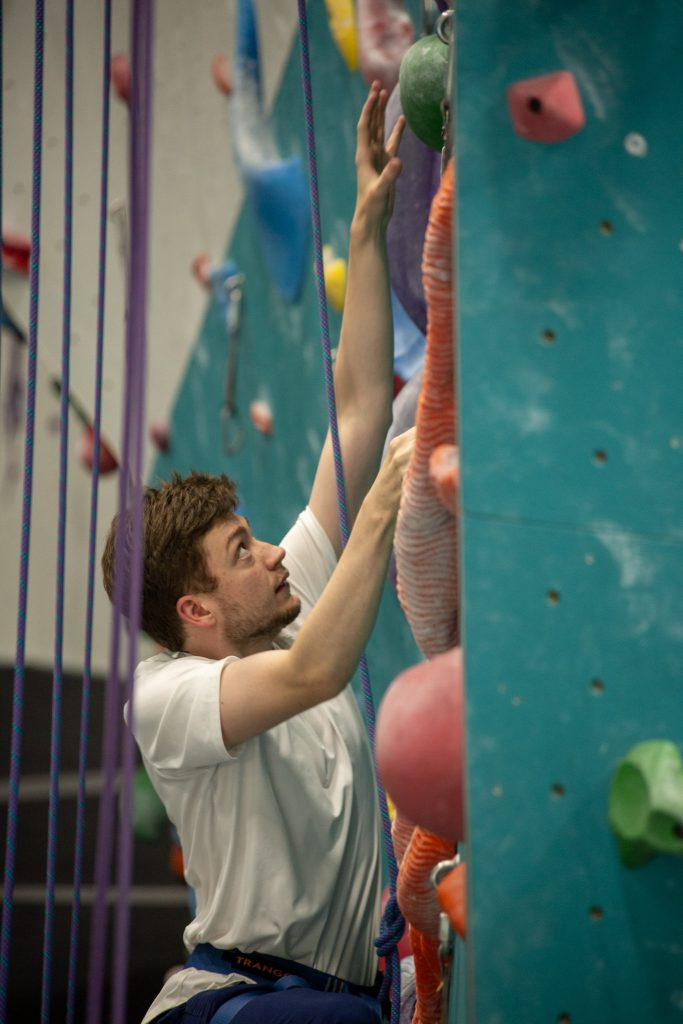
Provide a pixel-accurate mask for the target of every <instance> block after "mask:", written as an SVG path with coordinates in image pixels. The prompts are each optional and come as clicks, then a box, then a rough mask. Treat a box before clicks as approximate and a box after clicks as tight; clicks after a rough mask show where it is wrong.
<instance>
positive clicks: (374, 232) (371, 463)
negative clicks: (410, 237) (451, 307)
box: [309, 82, 405, 554]
mask: <svg viewBox="0 0 683 1024" xmlns="http://www.w3.org/2000/svg"><path fill="white" fill-rule="evenodd" d="M386 103H387V94H386V91H385V90H382V89H380V87H379V83H377V82H374V83H373V85H372V86H371V88H370V92H369V94H368V98H367V100H366V101H365V104H364V106H363V110H362V111H361V115H360V119H359V121H358V131H357V144H356V177H357V198H356V208H355V212H354V215H353V220H352V223H351V229H350V238H349V266H348V281H347V288H346V298H345V302H344V315H343V320H342V328H341V336H340V341H339V349H338V355H337V360H336V365H335V373H334V382H335V394H336V401H337V419H338V426H339V438H340V443H341V449H342V459H343V463H344V476H345V482H346V496H347V511H348V519H349V527H351V526H352V525H353V523H354V521H355V518H356V515H357V513H358V510H359V508H360V505H361V502H362V501H363V498H364V496H365V494H366V493H367V490H368V488H369V487H370V485H371V483H372V481H373V480H374V477H375V474H376V473H377V468H378V466H379V460H380V456H381V453H382V449H383V446H384V441H385V438H386V435H387V431H388V429H389V427H390V425H391V405H392V398H393V360H394V352H393V322H392V315H391V296H390V289H389V271H388V264H387V243H386V229H387V225H388V223H389V220H390V218H391V213H392V209H393V202H394V185H395V182H396V179H397V178H398V175H399V174H400V171H401V163H400V160H399V159H398V158H397V156H396V154H397V151H398V146H399V142H400V139H401V134H402V132H403V125H404V123H405V122H404V120H403V118H402V117H401V118H399V120H398V121H397V123H396V126H395V127H394V130H393V131H392V133H391V135H390V137H389V139H388V140H387V143H386V146H385V143H384V114H385V109H386ZM309 504H310V506H311V509H312V510H313V513H314V515H315V516H316V518H317V520H318V522H319V523H320V524H321V525H322V527H323V528H324V530H325V532H326V533H327V535H328V537H329V538H330V540H331V541H332V544H333V546H334V548H335V550H336V551H337V554H339V552H340V550H341V541H340V535H339V525H338V511H337V496H336V487H335V479H334V459H333V454H332V443H331V439H330V436H329V433H328V436H327V438H326V440H325V445H324V447H323V451H322V454H321V456H320V462H319V463H318V470H317V473H316V476H315V480H314V483H313V488H312V491H311V496H310V499H309Z"/></svg>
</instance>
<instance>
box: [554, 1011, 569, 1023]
mask: <svg viewBox="0 0 683 1024" xmlns="http://www.w3.org/2000/svg"><path fill="white" fill-rule="evenodd" d="M557 1024H572V1019H571V1017H570V1015H569V1014H568V1013H560V1014H559V1015H558V1018H557Z"/></svg>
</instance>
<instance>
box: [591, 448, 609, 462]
mask: <svg viewBox="0 0 683 1024" xmlns="http://www.w3.org/2000/svg"><path fill="white" fill-rule="evenodd" d="M593 462H594V463H595V464H596V466H604V464H605V463H606V462H607V452H604V451H602V449H600V448H599V449H598V450H597V451H595V452H593Z"/></svg>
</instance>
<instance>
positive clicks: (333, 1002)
mask: <svg viewBox="0 0 683 1024" xmlns="http://www.w3.org/2000/svg"><path fill="white" fill-rule="evenodd" d="M257 988H258V989H259V990H260V994H259V995H254V998H251V999H249V1000H248V1001H247V1002H245V1003H244V1005H242V1006H241V1007H240V1008H239V1009H238V1008H237V1007H236V1013H235V1015H234V1016H233V1017H232V1020H231V1021H230V1024H379V1022H380V1021H381V1015H380V1010H379V1003H378V1002H376V1001H375V1000H370V999H369V998H368V997H365V996H357V995H350V994H349V993H347V992H317V991H316V990H315V989H312V988H303V987H300V986H296V987H295V988H287V989H282V990H280V991H273V990H272V989H270V988H268V989H266V988H262V987H261V986H260V985H256V986H255V985H230V986H229V987H228V988H225V989H222V990H218V991H215V990H214V991H212V992H200V993H199V994H198V995H196V996H193V997H192V999H190V1000H189V1002H187V1003H184V1004H183V1005H182V1006H174V1007H173V1009H172V1010H167V1012H166V1013H163V1014H162V1015H161V1016H160V1017H156V1018H155V1020H154V1024H211V1021H213V1019H214V1017H216V1014H219V1016H218V1018H217V1019H216V1022H215V1024H220V1019H221V1016H222V1012H221V1009H222V1008H224V1010H225V1011H226V1012H227V1011H228V1009H229V1008H230V1003H231V1001H232V1000H233V999H234V1000H235V1001H237V997H238V996H239V995H241V994H244V993H249V994H253V993H254V992H255V989H257ZM373 1003H374V1005H373Z"/></svg>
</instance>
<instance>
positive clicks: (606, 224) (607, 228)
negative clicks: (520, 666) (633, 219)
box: [600, 220, 614, 235]
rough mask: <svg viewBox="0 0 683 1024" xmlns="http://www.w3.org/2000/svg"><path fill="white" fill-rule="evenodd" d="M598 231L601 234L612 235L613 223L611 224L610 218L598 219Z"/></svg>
mask: <svg viewBox="0 0 683 1024" xmlns="http://www.w3.org/2000/svg"><path fill="white" fill-rule="evenodd" d="M600 233H601V234H603V235H613V234H614V225H613V224H612V221H611V220H601V221H600Z"/></svg>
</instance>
